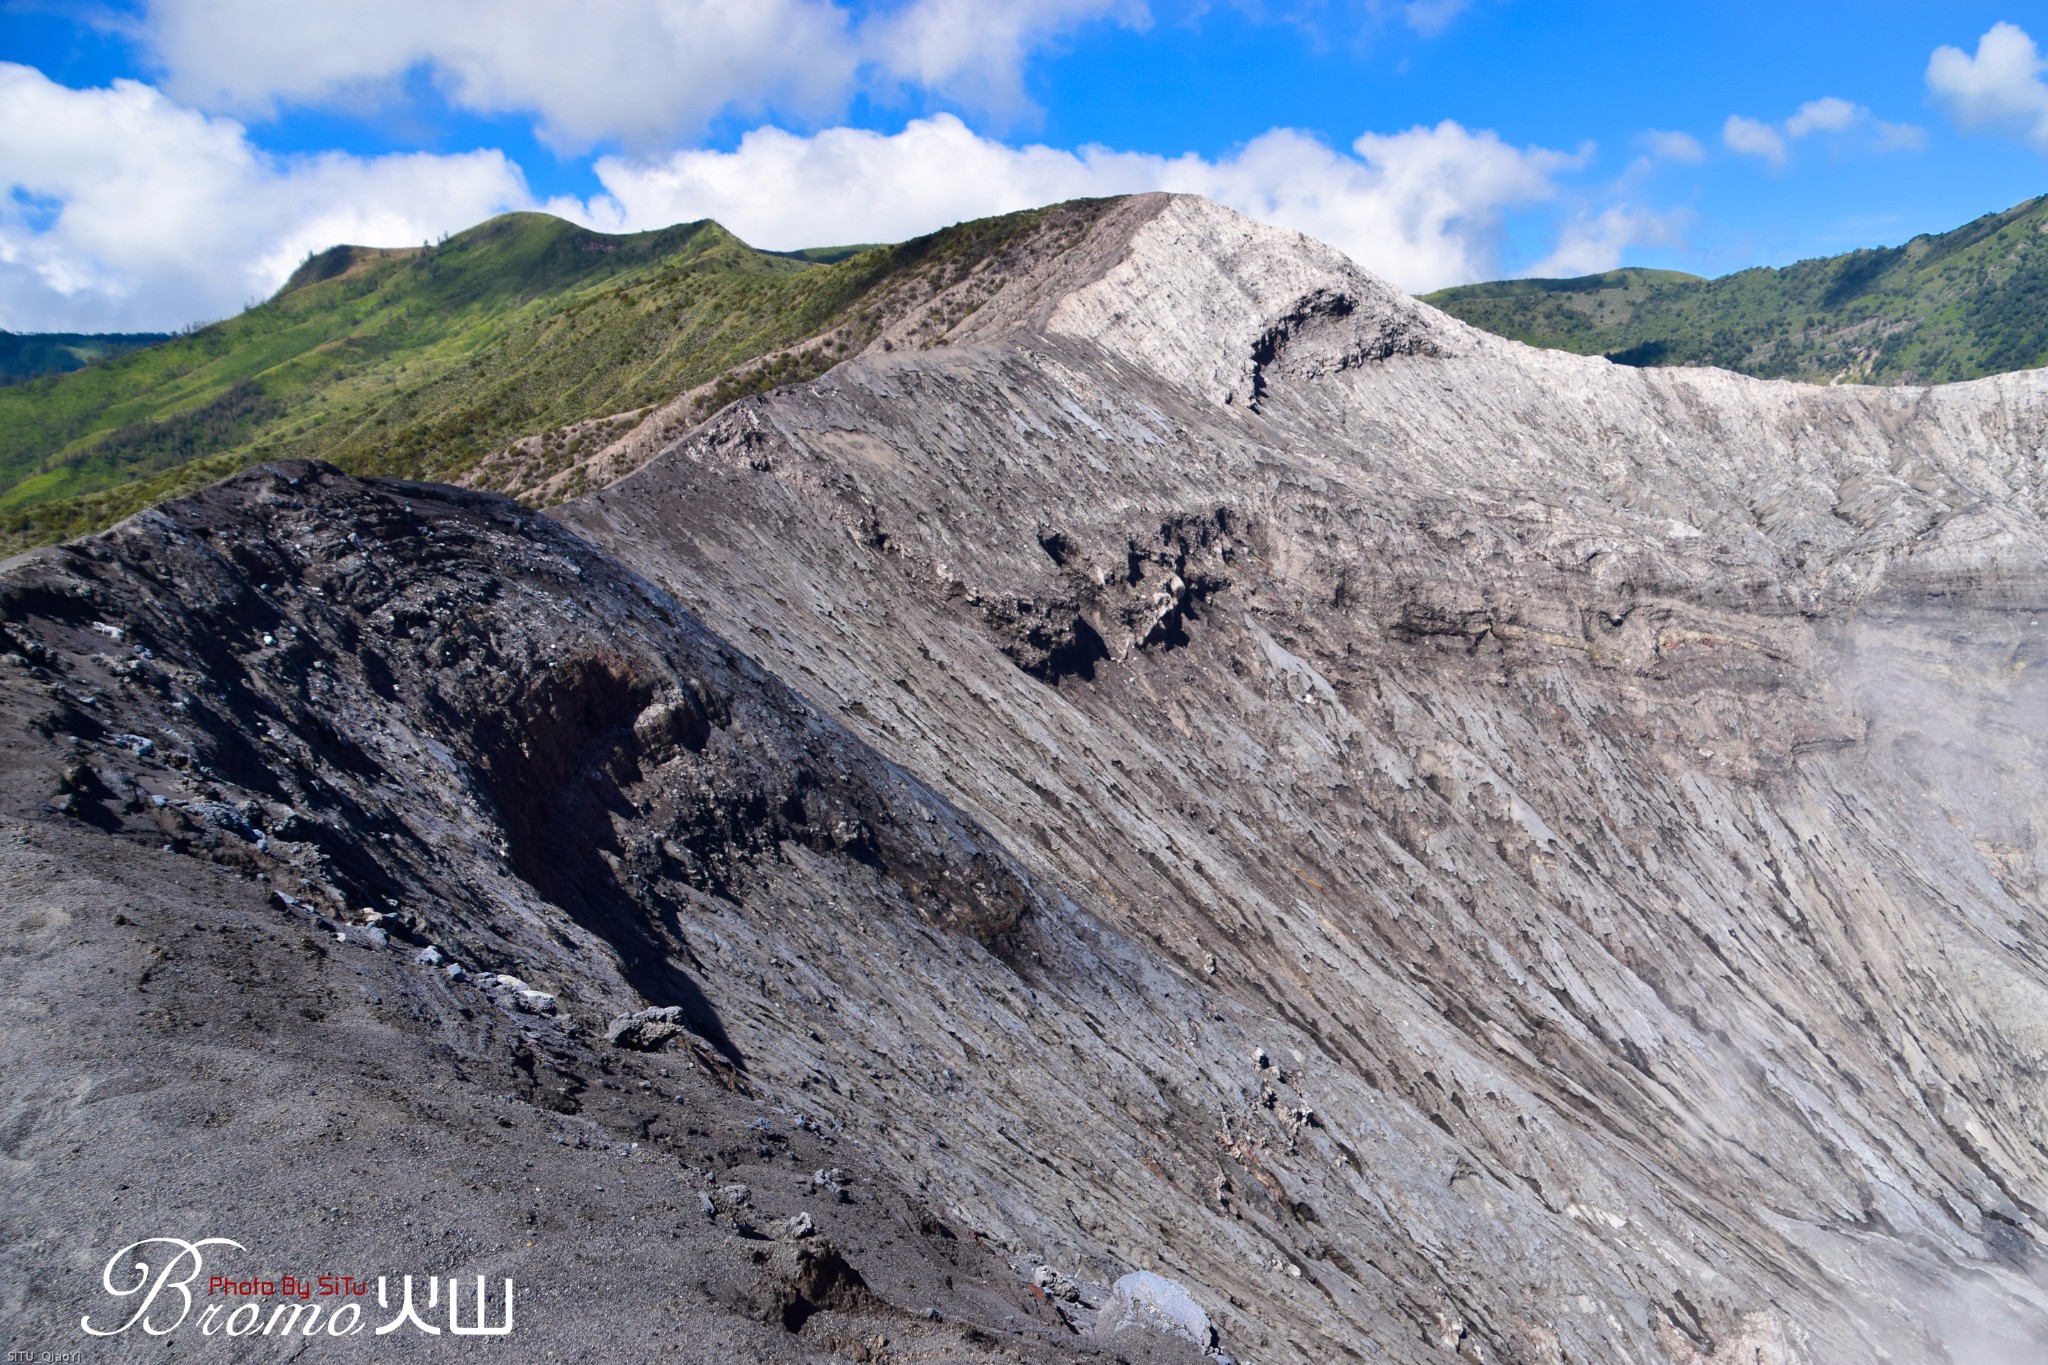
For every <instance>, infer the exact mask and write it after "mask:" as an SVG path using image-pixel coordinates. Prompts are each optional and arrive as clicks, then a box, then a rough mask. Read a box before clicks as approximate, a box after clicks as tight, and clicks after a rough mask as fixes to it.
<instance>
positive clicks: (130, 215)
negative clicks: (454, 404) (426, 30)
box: [0, 63, 530, 331]
mask: <svg viewBox="0 0 2048 1365" xmlns="http://www.w3.org/2000/svg"><path fill="white" fill-rule="evenodd" d="M0 186H4V193H0V327H6V328H9V329H13V330H38V331H74V330H75V331H101V330H150V329H163V328H171V327H176V326H179V325H182V324H184V323H187V322H193V321H203V320H208V319H211V318H216V317H219V316H221V315H223V314H225V313H229V312H233V311H234V310H235V309H237V308H240V307H241V306H242V305H244V304H246V303H248V302H249V301H250V300H251V299H254V298H260V297H262V296H264V295H267V294H269V293H270V292H271V291H272V290H274V289H275V288H276V287H277V286H278V284H279V283H281V282H282V281H283V280H284V278H285V276H286V275H288V274H289V273H290V272H291V270H292V268H293V267H294V266H295V265H296V264H297V263H298V262H299V260H300V259H302V258H303V257H304V256H305V254H306V253H307V252H308V251H312V250H317V249H319V248H322V247H326V246H331V245H333V244H334V243H336V242H359V243H365V244H371V245H386V246H395V245H405V244H407V243H417V242H420V241H422V240H426V239H428V238H431V237H435V236H438V235H440V234H441V233H443V232H447V231H451V230H454V229H457V228H462V227H467V226H468V225H470V224H471V223H474V222H476V221H478V220H479V219H482V218H485V217H488V216H489V215H491V214H493V213H496V212H499V211H500V210H502V209H506V208H511V207H517V206H520V205H523V204H526V203H528V202H530V196H529V194H528V192H527V188H526V182H525V179H524V177H523V176H522V175H521V174H520V171H519V168H518V167H517V166H515V165H513V164H512V163H511V162H510V161H508V160H506V158H505V157H504V155H503V154H502V153H499V152H495V151H478V152H468V153H464V154H462V155H459V156H433V155H427V154H418V153H415V154H406V155H393V156H381V157H355V156H347V155H343V154H341V153H325V154H322V155H318V156H302V157H274V156H267V155H265V154H264V153H262V152H260V151H258V150H257V149H256V148H254V147H253V146H252V145H251V144H250V142H249V139H248V136H247V134H246V132H245V131H244V129H243V128H242V126H241V125H240V124H238V123H236V122H234V121H233V120H231V119H225V118H214V117H208V116H206V115H204V114H200V113H197V112H194V111H193V110H190V109H185V108H181V107H179V106H178V105H176V104H174V103H173V102H171V101H170V100H168V99H166V98H165V97H164V96H163V95H162V94H160V93H159V92H157V91H156V90H154V89H151V88H150V87H149V86H147V85H142V84H140V83H137V82H134V81H116V82H114V84H113V85H112V86H110V87H108V88H105V89H99V90H72V89H69V88H67V87H65V86H61V85H58V84H56V83H55V82H53V81H51V80H49V79H48V78H47V77H45V76H44V75H43V74H42V73H41V72H39V71H36V70H35V69H33V68H31V67H26V66H18V65H15V64H13V63H0Z"/></svg>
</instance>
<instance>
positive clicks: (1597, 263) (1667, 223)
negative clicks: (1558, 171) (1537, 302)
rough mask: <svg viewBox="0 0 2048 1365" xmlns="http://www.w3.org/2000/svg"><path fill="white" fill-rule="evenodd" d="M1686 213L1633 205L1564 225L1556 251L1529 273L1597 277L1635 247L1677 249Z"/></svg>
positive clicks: (1535, 274) (1607, 210)
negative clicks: (1648, 208)
mask: <svg viewBox="0 0 2048 1365" xmlns="http://www.w3.org/2000/svg"><path fill="white" fill-rule="evenodd" d="M1684 223H1685V215H1684V214H1683V213H1652V212H1650V211H1649V210H1647V209H1643V208H1638V207H1636V206H1634V205H1629V204H1614V205H1610V206H1609V207H1607V208H1605V209H1602V210H1601V211H1600V212H1599V213H1597V214H1592V215H1590V216H1587V215H1581V216H1580V217H1577V218H1574V219H1573V220H1572V221H1570V222H1569V223H1566V224H1565V226H1564V231H1563V232H1562V233H1560V234H1559V235H1558V239H1557V246H1556V248H1555V249H1554V250H1553V251H1552V252H1551V253H1550V254H1549V255H1548V256H1546V257H1544V258H1543V259H1542V260H1540V261H1538V262H1537V263H1536V264H1535V265H1533V266H1531V267H1529V271H1528V273H1529V274H1530V275H1532V276H1536V277H1538V278H1551V279H1557V278H1569V277H1571V276H1574V275H1597V274H1600V273H1601V272H1603V271H1608V270H1612V269H1614V268H1615V267H1616V266H1618V265H1620V264H1621V258H1622V255H1623V253H1624V252H1626V251H1627V250H1628V248H1630V247H1632V246H1644V245H1650V246H1674V245H1677V244H1678V243H1679V241H1680V240H1681V235H1680V234H1681V229H1682V228H1683V226H1684Z"/></svg>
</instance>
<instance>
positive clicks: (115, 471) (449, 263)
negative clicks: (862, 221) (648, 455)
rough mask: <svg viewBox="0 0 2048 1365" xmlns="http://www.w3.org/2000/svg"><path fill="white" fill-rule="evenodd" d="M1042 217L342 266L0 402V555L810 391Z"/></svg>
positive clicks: (638, 239)
mask: <svg viewBox="0 0 2048 1365" xmlns="http://www.w3.org/2000/svg"><path fill="white" fill-rule="evenodd" d="M1077 207H1079V206H1077ZM1059 211H1060V210H1034V211H1032V212H1028V213H1021V214H1011V215H1008V216H1006V217H1003V218H994V219H985V220H982V221H980V222H976V223H967V224H962V225H961V226H959V227H956V228H950V229H947V230H946V231H944V232H940V233H935V234H932V235H931V236H929V237H924V238H920V239H918V240H916V241H913V242H906V243H902V244H900V245H896V246H883V247H869V248H859V247H842V248H827V249H819V250H815V251H810V252H791V253H777V252H766V251H757V250H755V249H754V248H752V247H749V246H747V245H746V244H745V243H744V242H741V241H740V240H739V239H738V238H736V237H734V236H733V235H732V234H730V233H728V232H726V231H725V230H724V229H723V228H721V227H719V226H718V225H717V224H716V223H713V222H710V221H708V220H707V221H704V222H698V223H689V224H683V225H680V226H677V227H673V228H667V229H664V230H662V231H660V232H647V233H636V234H632V235H628V236H613V235H607V234H604V233H597V232H591V231H587V230H585V229H583V228H579V227H576V226H574V225H573V224H570V223H566V222H563V221H562V220H560V219H557V218H552V217H549V216H547V215H545V214H537V213H519V214H508V215H506V216H504V217H501V218H495V219H492V220H491V221H489V222H487V223H484V224H482V225H480V226H478V227H475V228H472V229H470V230H469V231H467V232H464V233H461V234H458V235H457V236H455V237H451V238H449V239H448V240H447V241H446V242H444V243H442V244H441V245H439V246H436V247H422V248H405V249H398V250H373V249H366V248H362V247H347V246H343V247H335V248H333V249H332V250H330V251H326V252H322V253H320V254H318V255H316V256H314V257H311V258H310V259H308V260H307V261H306V263H305V264H304V265H302V266H301V267H300V268H299V270H298V271H297V272H296V273H295V274H294V275H293V276H292V278H291V279H290V280H289V281H287V282H286V284H285V285H284V287H283V288H282V289H280V290H279V291H278V293H277V295H276V296H275V297H273V298H272V299H270V300H269V301H268V302H266V303H263V304H260V305H258V306H257V307H254V308H251V309H249V310H248V311H247V312H245V313H242V314H240V315H239V316H237V317H234V318H230V319H228V320H227V321H225V322H221V323H217V324H215V325H213V326H210V327H206V328H203V329H200V330H199V331H196V332H193V333H191V334H189V335H185V336H180V337H176V338H173V339H171V340H169V341H166V342H163V343H162V344H160V345H157V346H153V347H151V348H149V349H147V350H141V351H136V352H133V353H131V354H128V355H123V356H119V357H116V358H113V359H110V360H107V361H104V362H102V363H100V364H97V365H93V366H91V367H89V368H86V369H83V370H79V371H76V372H74V373H69V374H62V375H50V376H46V377H44V378H40V379H35V380H31V381H29V382H27V383H24V384H19V385H15V386H12V387H8V388H0V552H9V551H13V550H17V549H21V548H23V547H25V546H29V545H34V544H41V543H45V542H48V541H51V540H56V539H61V538H63V537H66V536H71V535H77V534H81V533H83V532H85V531H89V530H92V529H95V528H97V527H100V526H104V525H107V524H109V523H110V522H112V521H114V520H117V519H119V518H120V517H122V516H126V515H128V514H129V513H131V512H134V511H138V510H140V509H141V508H143V507H146V506H148V505H150V504H151V503H152V502H155V501H159V500H161V499H163V498H165V497H169V496H172V495H175V494H177V493H180V492H183V491H186V490H189V489H191V488H194V487H198V486H200V485H202V484H204V483H208V482H211V481H213V480H215V479H219V478H222V477H225V476H226V475H228V474H231V473H234V472H235V471H236V470H239V469H241V468H243V467H246V466H247V465H249V464H253V463H256V462H258V461H261V460H265V459H273V458H287V457H289V458H312V459H322V460H328V461H331V462H333V463H335V464H338V465H340V466H341V467H343V468H345V469H349V470H352V471H355V472H360V473H373V474H388V475H396V476H401V477H407V478H426V479H443V480H449V479H456V478H459V477H460V476H461V475H462V474H463V473H464V472H465V471H467V470H469V469H471V468H472V467H473V466H475V465H476V464H477V463H478V462H479V461H480V460H482V459H483V458H484V457H485V456H487V455H489V454H490V453H492V452H493V451H496V450H499V449H502V448H504V447H505V446H506V445H507V444H508V443H509V442H511V441H513V440H515V439H517V438H519V437H521V436H526V435H531V434H535V433H540V432H545V431H551V430H554V429H558V428H561V427H564V426H568V425H570V424H573V423H577V422H584V421H588V420H589V419H592V418H597V417H602V416H606V415H610V414H616V413H622V412H630V411H634V410H639V409H648V408H652V407H653V406H654V405H656V404H660V403H663V402H666V401H668V400H670V399H673V398H675V397H676V396H677V395H678V394H680V393H683V392H685V391H687V390H689V389H692V388H694V387H697V386H699V385H704V384H711V383H713V381H716V384H715V386H714V388H713V389H712V391H711V396H712V398H714V399H715V400H716V403H717V404H723V403H725V402H730V401H732V400H734V399H736V398H740V397H744V396H745V395H746V394H748V393H751V392H757V391H759V390H762V389H766V388H769V387H772V386H773V385H776V384H784V383H790V382H794V381H797V380H802V379H806V378H810V377H811V376H813V375H816V374H818V373H820V372H822V371H823V370H824V369H826V368H828V367H829V366H830V365H832V364H834V363H836V362H837V361H838V360H839V359H840V358H842V357H843V356H844V355H846V354H850V353H851V352H853V351H854V350H857V349H858V348H859V347H860V346H861V345H864V344H865V343H866V341H867V340H868V339H870V338H871V337H872V336H873V335H874V334H875V332H876V331H878V330H880V328H882V327H883V326H885V325H886V323H887V322H888V321H889V317H888V316H886V315H885V314H886V313H887V312H888V308H889V307H895V306H898V305H900V304H901V303H903V301H905V300H912V301H914V300H915V299H918V298H924V297H928V296H929V295H930V294H932V293H934V292H936V291H937V290H938V289H939V288H942V287H943V286H944V284H945V283H947V282H950V281H951V280H953V279H956V278H958V276H959V275H960V274H961V273H964V271H965V270H966V269H968V268H969V267H970V266H972V265H973V264H974V263H975V262H978V261H981V260H984V259H985V258H987V257H988V256H989V255H991V254H992V253H994V252H997V251H999V250H1000V249H1001V248H1002V247H1004V246H1005V245H1007V244H1009V243H1012V242H1014V241H1016V240H1018V239H1020V238H1021V237H1022V236H1024V235H1025V234H1027V233H1028V232H1029V231H1031V230H1032V229H1033V228H1034V227H1036V226H1037V225H1038V224H1039V223H1040V222H1041V221H1042V220H1044V219H1045V218H1046V216H1047V215H1048V214H1051V213H1055V212H1059ZM1068 211H1069V212H1071V210H1068ZM885 304H887V305H888V307H885V306H884V305H885ZM827 332H830V333H832V334H833V335H832V336H831V337H830V338H829V339H823V340H817V341H815V342H814V344H812V345H810V346H808V347H804V348H797V349H791V348H796V347H798V343H801V342H805V341H807V340H810V339H816V338H820V334H821V333H827ZM755 361H759V362H760V363H750V362H755ZM572 455H573V451H571V450H565V451H563V452H561V453H560V458H561V459H562V461H563V462H564V463H566V462H567V461H568V459H569V458H571V456H572ZM541 472H542V473H546V472H547V471H546V470H543V471H541Z"/></svg>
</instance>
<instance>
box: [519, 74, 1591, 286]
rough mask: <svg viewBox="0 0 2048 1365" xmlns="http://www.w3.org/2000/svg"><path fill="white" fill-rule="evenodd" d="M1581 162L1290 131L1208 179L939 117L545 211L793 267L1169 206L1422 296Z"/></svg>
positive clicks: (699, 168) (760, 147)
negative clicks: (1090, 213)
mask: <svg viewBox="0 0 2048 1365" xmlns="http://www.w3.org/2000/svg"><path fill="white" fill-rule="evenodd" d="M1584 156H1585V153H1583V152H1582V153H1579V154H1576V155H1567V154H1565V153H1561V152H1555V151H1549V150H1546V149H1543V148H1540V147H1529V148H1518V147H1513V146H1510V145H1509V144H1507V143H1505V142H1503V141H1502V140H1501V139H1500V138H1499V137H1498V136H1496V135H1495V134H1493V133H1490V132H1476V133H1475V132H1471V131H1468V130H1467V129H1465V128H1463V127H1460V126H1459V125H1458V124H1456V123H1452V122H1444V123H1440V124H1438V125H1437V126H1436V127H1434V128H1412V129H1409V130H1408V131H1407V132H1403V133H1394V134H1388V135H1379V134H1367V135H1366V136H1364V137H1361V138H1359V139H1358V140H1357V141H1356V142H1354V143H1353V144H1352V147H1351V152H1350V154H1347V153H1345V152H1341V151H1337V150H1335V149H1333V148H1331V147H1328V146H1326V145H1324V144H1323V143H1321V142H1318V141H1317V140H1315V139H1314V138H1312V137H1309V136H1308V135H1306V134H1303V133H1299V132H1295V131H1292V130H1290V129H1275V130H1273V131H1271V132H1268V133H1266V134H1264V135H1262V136H1260V137H1258V138H1255V139H1253V140H1252V141H1251V142H1249V143H1247V144H1246V145H1245V146H1244V147H1243V149H1241V150H1240V151H1239V152H1237V153H1236V154H1235V155H1233V156H1228V157H1224V158H1220V159H1218V160H1214V161H1211V160H1207V159H1205V158H1202V157H1198V156H1194V155H1184V156H1178V157H1162V156H1154V155H1150V154H1144V153H1136V152H1119V151H1112V150H1110V149H1108V148H1103V147H1084V148H1082V149H1081V150H1080V151H1078V152H1072V151H1064V150H1061V149H1057V148H1052V147H1042V146H1031V147H1011V146H1007V145H1005V144H1003V143H1001V142H997V141H994V140H992V139H989V138H985V137H981V136H979V135H977V134H975V133H974V132H972V131H971V130H970V129H968V128H967V127H966V126H965V125H964V124H963V123H961V122H960V120H958V119H957V118H954V117H952V116H951V115H945V114H941V115H938V116H937V117H934V118H929V119H918V120H914V121H912V122H911V123H910V124H909V125H908V126H907V127H906V128H904V130H903V131H902V132H900V133H895V134H883V133H875V132H869V131H866V130H863V129H855V128H830V129H826V130H824V131H822V132H819V133H816V134H814V135H811V136H798V135H796V134H793V133H789V132H785V131H783V130H781V129H777V128H760V129H756V130H755V131H753V132H751V133H748V134H747V135H746V136H745V137H744V138H742V139H741V140H740V144H739V146H738V147H736V148H735V149H734V150H732V151H730V152H719V151H682V152H677V153H674V154H673V155H670V156H668V157H665V158H663V159H661V160H659V161H654V162H636V161H632V160H629V159H626V158H622V157H607V158H604V159H602V160H600V161H599V162H598V163H597V174H598V178H599V180H600V181H602V182H603V184H604V187H605V189H606V191H607V193H606V194H605V195H603V196H599V197H598V198H597V199H595V200H593V201H591V203H590V204H588V205H587V206H586V205H580V204H577V203H575V202H573V201H563V202H561V203H558V204H554V205H550V207H551V208H552V209H553V210H554V211H556V212H560V213H565V214H579V215H583V216H586V217H587V218H588V220H590V221H592V222H594V223H595V224H596V225H599V226H603V227H607V228H611V229H614V230H620V229H639V228H647V227H655V226H661V225H665V224H668V223H673V222H677V221H681V220H685V219H692V218H707V217H708V218H716V219H717V220H718V221H719V222H721V223H723V224H724V225H725V226H726V227H728V228H730V229H731V230H732V231H734V232H736V233H738V234H739V235H740V236H741V237H742V238H744V239H746V240H747V241H749V242H753V243H755V244H756V245H760V246H765V247H771V248H777V249H788V248H793V247H799V246H815V245H820V244H825V243H832V242H861V241H896V240H900V239H902V238H905V237H910V236H914V235H916V234H918V233H921V232H928V231H930V230H932V229H934V228H937V227H940V226H943V225H945V224H947V223H952V222H958V221H960V220H962V219H966V218H976V217H981V216H984V215H987V214H993V213H1004V212H1009V211H1011V210H1015V209H1021V208H1027V207H1032V206H1034V205H1038V204H1045V203H1051V202H1053V201H1056V200H1060V199H1071V198H1077V197H1083V196H1090V195H1109V194H1126V193H1132V192H1136V191H1143V190H1170V191H1176V192H1181V193H1189V194H1201V195H1206V196H1207V197H1209V198H1211V199H1215V200H1218V201H1219V202H1221V203H1225V204H1228V205H1230V206H1232V207H1233V208H1236V209H1239V210H1241V211H1242V212H1245V213H1247V214H1250V215H1251V216H1252V217H1255V218H1260V219H1263V220H1264V221H1266V222H1270V223H1277V224H1280V225H1281V226H1284V227H1291V228H1296V229H1298V230H1300V231H1303V232H1306V233H1308V234H1309V235H1311V236H1314V237H1318V238H1321V239H1322V240H1324V241H1326V242H1330V243H1331V244H1333V245H1335V246H1337V247H1339V248H1340V249H1342V250H1344V251H1345V252H1347V253H1349V254H1350V255H1351V256H1352V257H1353V258H1354V259H1356V260H1357V261H1359V262H1360V263H1361V264H1363V265H1364V266H1366V267H1367V268H1368V269H1371V270H1373V271H1375V272H1377V273H1379V274H1381V275H1383V276H1385V277H1386V278H1388V279H1390V280H1392V281H1393V282H1394V283H1396V284H1398V285H1401V286H1402V287H1403V288H1408V289H1415V290H1425V289H1432V288H1436V287H1438V286H1440V285H1445V284H1452V283H1459V282H1463V281H1467V280H1473V279H1478V278H1481V277H1483V276H1485V275H1487V274H1489V273H1492V272H1493V271H1495V270H1496V269H1497V264H1498V259H1497V250H1498V245H1499V235H1500V229H1501V220H1502V216H1503V214H1504V213H1505V212H1506V211H1508V210H1510V209H1513V208H1516V207H1518V206H1523V205H1528V204H1532V203H1536V202H1539V201H1542V200H1545V199H1548V198H1550V197H1552V196H1553V194H1554V193H1555V189H1556V187H1555V183H1554V177H1555V176H1556V175H1557V173H1559V172H1560V171H1563V170H1566V169H1568V168H1571V167H1574V166H1577V165H1579V164H1581V162H1582V160H1583V158H1584Z"/></svg>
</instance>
